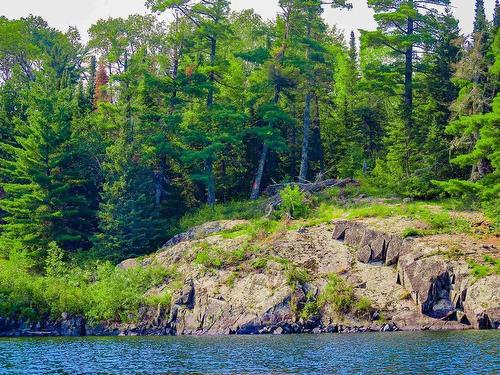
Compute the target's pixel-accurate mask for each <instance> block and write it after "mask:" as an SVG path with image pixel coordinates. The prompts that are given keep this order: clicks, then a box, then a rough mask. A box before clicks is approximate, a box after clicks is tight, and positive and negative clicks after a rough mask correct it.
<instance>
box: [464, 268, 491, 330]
mask: <svg viewBox="0 0 500 375" xmlns="http://www.w3.org/2000/svg"><path fill="white" fill-rule="evenodd" d="M463 308H464V312H465V314H466V316H467V320H468V321H469V322H470V324H471V325H472V326H473V327H474V328H476V329H488V328H498V327H500V276H498V275H490V276H487V277H485V278H483V279H480V280H478V281H476V282H475V283H474V284H472V285H471V286H469V287H468V288H467V290H466V293H465V299H464V301H463Z"/></svg>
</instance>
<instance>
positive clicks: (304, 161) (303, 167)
mask: <svg viewBox="0 0 500 375" xmlns="http://www.w3.org/2000/svg"><path fill="white" fill-rule="evenodd" d="M311 99H312V93H311V92H310V91H309V92H308V93H307V94H306V102H305V106H304V127H303V135H304V138H303V140H302V156H301V159H300V173H299V181H300V182H304V181H307V169H308V167H309V131H310V129H311Z"/></svg>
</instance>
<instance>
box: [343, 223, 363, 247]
mask: <svg viewBox="0 0 500 375" xmlns="http://www.w3.org/2000/svg"><path fill="white" fill-rule="evenodd" d="M365 231H366V226H365V225H363V224H361V223H356V222H354V223H351V224H350V225H349V226H348V227H347V228H346V230H345V236H344V242H345V243H346V244H347V245H350V246H359V245H360V244H361V241H362V240H363V237H364V235H365Z"/></svg>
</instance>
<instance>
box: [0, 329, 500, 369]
mask: <svg viewBox="0 0 500 375" xmlns="http://www.w3.org/2000/svg"><path fill="white" fill-rule="evenodd" d="M499 344H500V332H498V331H468V332H418V333H402V332H395V333H380V334H379V333H370V334H348V335H340V334H331V335H330V334H325V335H289V336H225V337H107V338H92V337H84V338H33V339H0V373H2V374H38V373H58V374H82V373H89V374H94V373H105V374H109V373H112V374H165V373H168V374H170V373H212V374H220V373H226V374H233V373H237V374H256V373H265V374H267V373H272V374H283V373H285V374H288V373H290V374H292V373H302V374H332V373H339V374H353V373H360V374H369V373H373V374H410V373H411V374H431V373H433V374H436V373H438V374H481V373H484V374H500V345H499Z"/></svg>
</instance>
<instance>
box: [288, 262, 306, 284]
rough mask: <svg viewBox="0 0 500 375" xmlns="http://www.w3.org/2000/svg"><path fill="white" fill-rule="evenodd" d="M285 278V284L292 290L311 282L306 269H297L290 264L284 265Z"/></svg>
mask: <svg viewBox="0 0 500 375" xmlns="http://www.w3.org/2000/svg"><path fill="white" fill-rule="evenodd" d="M285 276H286V282H287V284H288V285H289V286H290V287H292V288H293V289H295V288H298V287H299V286H301V285H304V284H306V283H308V282H309V281H311V276H310V275H309V273H308V272H307V270H306V269H304V268H300V267H297V266H295V265H294V264H292V263H290V262H286V263H285Z"/></svg>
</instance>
